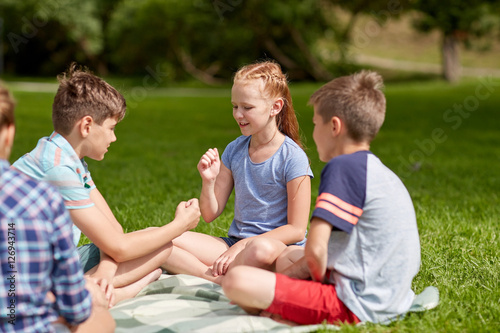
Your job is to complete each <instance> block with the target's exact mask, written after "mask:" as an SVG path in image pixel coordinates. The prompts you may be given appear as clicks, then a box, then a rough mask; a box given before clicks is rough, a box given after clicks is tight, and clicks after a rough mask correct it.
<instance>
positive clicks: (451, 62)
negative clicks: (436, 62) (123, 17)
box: [442, 33, 462, 82]
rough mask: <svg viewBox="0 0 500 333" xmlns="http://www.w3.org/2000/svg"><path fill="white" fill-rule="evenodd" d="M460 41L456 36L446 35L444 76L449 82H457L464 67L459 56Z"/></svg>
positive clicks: (443, 54) (443, 48)
mask: <svg viewBox="0 0 500 333" xmlns="http://www.w3.org/2000/svg"><path fill="white" fill-rule="evenodd" d="M459 45H460V40H459V39H458V38H457V36H455V34H453V33H452V34H446V35H445V36H444V39H443V46H442V56H443V76H444V78H445V79H446V80H447V81H448V82H457V81H458V80H459V79H460V74H461V72H462V67H461V66H460V54H459Z"/></svg>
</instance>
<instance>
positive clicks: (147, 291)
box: [111, 274, 338, 333]
mask: <svg viewBox="0 0 500 333" xmlns="http://www.w3.org/2000/svg"><path fill="white" fill-rule="evenodd" d="M111 314H112V316H113V318H115V321H116V331H115V332H116V333H131V332H134V333H136V332H140V333H153V332H183V333H184V332H217V333H221V332H283V333H285V332H287V333H288V332H290V333H301V332H314V331H317V330H318V329H326V328H328V329H332V330H337V329H338V327H336V326H332V325H310V326H294V327H292V326H288V325H285V324H281V323H278V322H276V321H274V320H272V319H270V318H265V317H258V316H252V315H248V314H247V313H246V312H245V311H244V310H243V309H241V308H240V307H239V306H237V305H234V304H231V303H230V302H229V299H228V298H227V297H226V296H224V293H223V291H222V288H221V287H220V286H219V285H217V284H215V283H212V282H210V281H207V280H205V279H201V278H198V277H194V276H190V275H183V274H179V275H165V274H164V275H162V277H161V278H160V280H158V281H155V282H153V283H151V284H149V285H148V286H147V287H146V288H144V289H143V290H142V291H141V292H140V293H139V294H138V295H137V296H136V297H135V298H132V299H128V300H125V301H123V302H120V303H119V304H117V305H116V306H114V307H113V308H112V309H111Z"/></svg>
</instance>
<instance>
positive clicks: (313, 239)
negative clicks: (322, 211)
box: [304, 217, 332, 282]
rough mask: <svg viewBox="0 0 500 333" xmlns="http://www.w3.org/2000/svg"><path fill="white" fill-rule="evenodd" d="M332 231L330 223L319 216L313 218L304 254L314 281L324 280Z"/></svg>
mask: <svg viewBox="0 0 500 333" xmlns="http://www.w3.org/2000/svg"><path fill="white" fill-rule="evenodd" d="M331 232H332V225H331V224H330V223H328V222H326V221H325V220H323V219H320V218H317V217H313V218H312V220H311V227H310V228H309V236H308V237H307V243H306V247H305V250H304V252H305V254H304V256H305V260H306V262H307V266H308V267H309V271H310V272H311V277H312V278H313V280H314V281H318V282H323V281H324V278H325V273H326V263H327V259H328V241H329V239H330V234H331Z"/></svg>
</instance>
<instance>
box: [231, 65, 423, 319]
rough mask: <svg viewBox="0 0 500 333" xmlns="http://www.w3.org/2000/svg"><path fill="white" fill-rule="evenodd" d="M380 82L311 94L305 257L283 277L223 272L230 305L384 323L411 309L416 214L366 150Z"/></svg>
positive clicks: (377, 117) (380, 101) (350, 81)
mask: <svg viewBox="0 0 500 333" xmlns="http://www.w3.org/2000/svg"><path fill="white" fill-rule="evenodd" d="M382 85H383V82H382V77H381V76H380V75H379V74H377V73H375V72H368V71H362V72H360V73H357V74H354V75H350V76H344V77H340V78H337V79H335V80H332V81H331V82H329V83H327V84H325V85H324V86H323V87H321V88H320V89H319V90H318V91H316V92H315V93H314V94H313V95H312V97H311V99H310V104H312V105H313V106H314V117H313V123H314V132H313V138H314V141H315V143H316V146H317V150H318V153H319V158H320V160H321V161H323V162H327V164H326V166H325V167H324V169H323V171H322V173H321V182H320V186H319V195H318V197H317V201H316V206H315V209H314V211H313V214H312V218H311V225H310V232H309V237H308V240H307V243H306V246H305V249H304V251H303V256H302V257H299V258H300V259H298V260H297V261H296V262H295V264H293V265H292V266H291V267H290V269H289V270H288V272H289V273H288V275H289V276H286V275H282V274H275V273H271V272H268V271H264V270H261V269H258V268H253V267H246V266H239V267H235V268H234V269H233V270H231V271H229V272H228V274H227V275H226V278H225V279H224V280H223V282H222V286H223V289H224V292H225V293H226V295H227V296H228V297H229V298H230V299H231V300H232V301H234V302H235V303H236V304H238V305H240V306H241V307H243V308H245V309H247V310H248V311H250V312H259V311H263V312H264V313H267V314H268V315H269V314H271V317H275V318H281V319H284V320H287V321H292V322H294V323H298V324H317V323H322V322H323V321H327V322H328V323H334V324H335V323H339V322H344V323H358V322H360V321H362V322H364V321H369V322H386V321H390V320H393V319H395V318H397V317H398V316H400V315H403V314H404V313H405V312H407V311H408V310H409V308H410V306H411V304H412V301H413V299H414V295H415V294H414V293H413V291H412V290H411V283H412V279H413V277H414V276H415V275H416V274H417V272H418V270H419V266H420V242H419V236H418V230H417V223H416V217H415V211H414V208H413V204H412V200H411V198H410V195H409V194H408V191H407V190H406V188H405V186H404V185H403V183H402V182H401V180H400V179H399V178H398V177H397V176H396V175H395V174H394V173H393V172H392V171H390V170H389V169H388V168H387V167H386V166H384V165H383V164H382V162H381V161H380V160H379V159H378V158H377V157H376V156H375V155H374V154H373V153H371V152H370V151H369V149H370V143H371V141H372V140H373V139H374V137H375V135H376V134H377V133H378V131H379V129H380V127H381V126H382V123H383V121H384V117H385V106H386V101H385V97H384V94H383V92H382V91H381V88H382ZM297 251H300V250H298V249H293V251H292V250H291V249H290V250H288V251H287V250H285V252H286V253H287V255H288V256H291V255H292V254H293V255H296V253H297ZM285 252H284V254H283V255H285ZM285 259H286V258H285ZM293 277H296V278H303V279H304V278H308V277H312V280H313V281H309V280H299V279H294V278H293Z"/></svg>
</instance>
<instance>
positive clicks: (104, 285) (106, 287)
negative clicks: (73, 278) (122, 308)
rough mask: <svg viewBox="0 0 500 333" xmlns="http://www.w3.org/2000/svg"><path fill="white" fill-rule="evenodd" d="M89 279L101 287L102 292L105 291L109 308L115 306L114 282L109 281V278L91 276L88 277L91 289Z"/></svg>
mask: <svg viewBox="0 0 500 333" xmlns="http://www.w3.org/2000/svg"><path fill="white" fill-rule="evenodd" d="M88 281H92V282H93V283H94V284H95V285H97V286H98V287H99V288H100V289H101V292H102V293H103V295H104V298H105V299H106V303H107V307H109V308H111V307H113V305H114V303H115V288H114V286H113V284H112V283H108V280H106V279H104V278H95V277H89V278H87V289H89V288H88ZM89 291H90V290H89Z"/></svg>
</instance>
